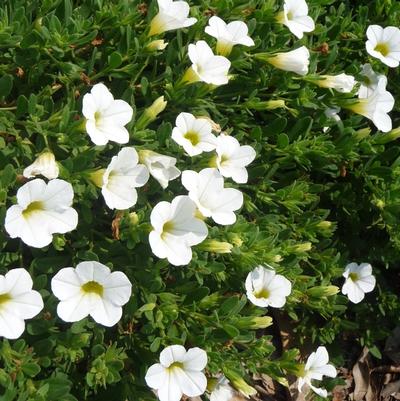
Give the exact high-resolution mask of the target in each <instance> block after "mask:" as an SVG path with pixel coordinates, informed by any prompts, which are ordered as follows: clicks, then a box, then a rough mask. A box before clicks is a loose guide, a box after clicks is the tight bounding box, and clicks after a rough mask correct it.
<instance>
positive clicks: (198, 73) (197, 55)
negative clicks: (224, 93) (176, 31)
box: [182, 40, 231, 85]
mask: <svg viewBox="0 0 400 401" xmlns="http://www.w3.org/2000/svg"><path fill="white" fill-rule="evenodd" d="M188 52H189V58H190V61H191V62H192V63H193V64H192V66H191V67H190V68H189V69H188V70H187V71H186V73H185V75H184V76H183V78H182V82H186V83H191V82H197V81H203V82H205V83H207V84H213V85H224V84H227V83H228V81H229V77H228V71H229V68H230V66H231V62H230V61H229V60H228V59H227V58H226V57H223V56H215V55H214V53H213V51H212V50H211V48H210V46H208V44H207V43H206V42H205V41H204V40H199V41H198V42H196V44H190V45H189V50H188Z"/></svg>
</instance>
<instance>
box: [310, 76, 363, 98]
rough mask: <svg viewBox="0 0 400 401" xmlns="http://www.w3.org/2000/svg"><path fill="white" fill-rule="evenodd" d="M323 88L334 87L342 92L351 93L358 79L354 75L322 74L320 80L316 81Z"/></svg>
mask: <svg viewBox="0 0 400 401" xmlns="http://www.w3.org/2000/svg"><path fill="white" fill-rule="evenodd" d="M314 82H315V83H316V84H317V85H318V86H319V87H321V88H332V89H335V90H337V91H338V92H341V93H350V92H351V91H352V90H353V88H354V85H355V84H356V80H355V78H354V77H353V76H352V75H347V74H339V75H321V76H320V77H319V79H318V80H316V81H314Z"/></svg>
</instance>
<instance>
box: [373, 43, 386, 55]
mask: <svg viewBox="0 0 400 401" xmlns="http://www.w3.org/2000/svg"><path fill="white" fill-rule="evenodd" d="M374 50H375V51H376V52H379V53H381V54H382V56H384V57H386V56H387V55H388V54H389V53H390V48H389V46H388V44H387V43H378V44H377V45H376V46H375V49H374Z"/></svg>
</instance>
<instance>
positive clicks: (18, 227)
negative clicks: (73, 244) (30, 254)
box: [5, 178, 78, 248]
mask: <svg viewBox="0 0 400 401" xmlns="http://www.w3.org/2000/svg"><path fill="white" fill-rule="evenodd" d="M73 198H74V191H73V189H72V186H71V184H69V183H68V182H66V181H64V180H59V179H55V180H51V181H49V182H48V183H47V184H46V183H45V182H44V181H43V180H42V179H40V178H36V179H34V180H32V181H29V182H27V183H26V184H25V185H23V186H22V187H21V188H20V189H18V191H17V202H18V204H17V205H14V206H11V207H10V208H9V209H8V210H7V214H6V221H5V229H6V230H7V232H8V234H10V237H11V238H17V237H18V238H21V240H22V241H23V242H25V244H27V245H29V246H33V247H35V248H43V247H44V246H46V245H49V244H50V243H51V241H52V239H53V234H56V233H59V234H65V233H67V232H69V231H72V230H74V229H75V228H76V226H77V224H78V213H76V211H75V209H73V208H72V207H71V205H72V200H73Z"/></svg>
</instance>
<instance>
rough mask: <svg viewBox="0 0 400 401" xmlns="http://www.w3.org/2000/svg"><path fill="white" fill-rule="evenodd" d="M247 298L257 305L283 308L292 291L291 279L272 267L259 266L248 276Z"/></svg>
mask: <svg viewBox="0 0 400 401" xmlns="http://www.w3.org/2000/svg"><path fill="white" fill-rule="evenodd" d="M245 286H246V295H247V298H248V299H249V300H250V301H251V302H252V303H253V304H254V305H257V306H262V307H268V306H272V307H273V308H281V307H282V306H283V305H285V303H286V297H287V296H288V295H290V293H291V292H292V284H291V283H290V281H289V280H288V279H287V278H285V277H283V276H281V275H280V274H276V272H275V270H273V269H272V267H269V266H268V268H265V267H263V266H257V267H256V268H255V269H254V270H253V271H251V272H250V273H249V274H248V275H247V278H246V284H245Z"/></svg>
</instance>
